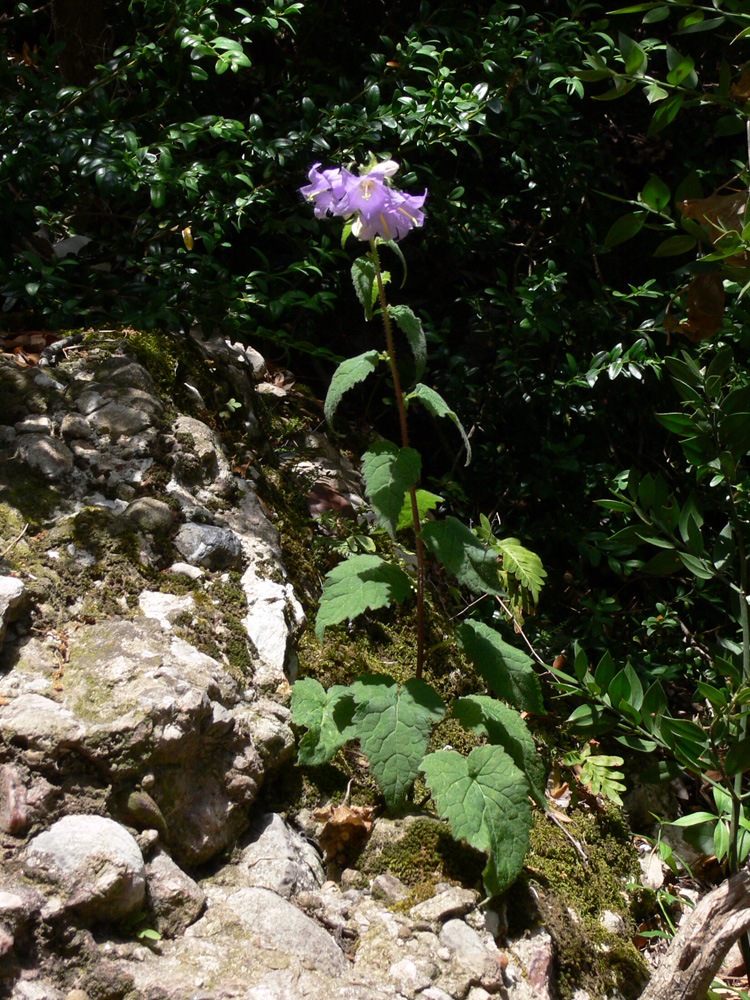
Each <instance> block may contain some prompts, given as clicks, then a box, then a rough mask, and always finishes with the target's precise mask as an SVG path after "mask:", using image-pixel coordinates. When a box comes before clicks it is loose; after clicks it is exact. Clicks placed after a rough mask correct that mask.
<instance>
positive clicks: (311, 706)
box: [292, 159, 545, 895]
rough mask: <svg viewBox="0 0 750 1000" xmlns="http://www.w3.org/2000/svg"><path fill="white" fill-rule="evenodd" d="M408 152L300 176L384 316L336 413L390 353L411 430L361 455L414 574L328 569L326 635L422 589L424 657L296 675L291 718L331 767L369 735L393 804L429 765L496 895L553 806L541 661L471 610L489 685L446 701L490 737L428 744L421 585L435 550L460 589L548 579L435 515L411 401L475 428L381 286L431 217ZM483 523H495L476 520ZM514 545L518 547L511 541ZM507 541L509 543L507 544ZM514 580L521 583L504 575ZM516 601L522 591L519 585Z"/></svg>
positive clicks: (368, 560) (336, 397) (372, 560)
mask: <svg viewBox="0 0 750 1000" xmlns="http://www.w3.org/2000/svg"><path fill="white" fill-rule="evenodd" d="M397 171H398V164H397V163H396V162H395V161H393V160H390V159H387V160H384V161H381V162H377V161H376V160H374V159H373V160H371V162H370V164H369V165H368V166H367V167H366V168H364V169H363V170H362V171H361V172H360V173H358V174H355V173H353V172H352V171H350V170H348V169H346V168H342V167H333V168H327V169H321V164H320V163H316V164H314V165H313V167H312V168H311V169H310V172H309V175H308V180H309V183H308V184H307V185H305V186H304V187H302V188H301V193H302V194H303V196H304V197H305V198H306V199H307V200H308V201H309V202H311V203H312V206H313V211H314V213H315V215H316V216H317V217H318V218H321V219H322V218H326V217H327V216H336V217H341V218H343V219H345V220H346V221H345V227H344V240H346V238H347V237H348V236H349V235H353V236H355V237H357V238H358V239H360V240H363V241H366V242H368V243H369V249H368V250H367V252H366V253H365V254H364V256H363V257H361V258H359V259H358V260H356V261H355V262H354V264H353V265H352V279H353V282H354V288H355V291H356V294H357V296H358V298H359V301H360V302H361V304H362V306H363V308H364V311H365V316H366V317H367V319H368V320H369V319H372V318H373V317H374V316H375V315H376V314H377V313H379V315H380V317H381V318H382V321H383V327H384V333H385V351H380V350H378V349H376V348H373V349H371V350H368V351H365V352H364V353H363V354H360V355H358V356H357V357H354V358H350V359H348V360H346V361H344V362H342V363H341V364H340V365H339V367H338V368H337V369H336V371H335V373H334V375H333V378H332V381H331V385H330V388H329V390H328V394H327V397H326V401H325V416H326V420H327V421H328V423H329V425H331V426H332V424H333V420H334V417H335V414H336V410H337V408H338V405H339V403H340V402H341V400H342V398H343V396H344V395H345V393H346V392H348V391H349V390H350V389H352V388H353V387H354V386H356V385H357V384H359V383H360V382H363V381H364V380H365V379H366V378H368V376H369V375H370V374H372V373H373V372H375V371H376V370H377V369H378V368H379V367H380V366H381V365H388V367H389V369H390V376H391V380H392V383H393V389H394V398H395V405H396V408H397V410H398V417H399V424H400V429H401V444H400V445H397V444H395V443H393V442H390V441H378V442H376V443H375V444H373V445H372V447H371V448H370V449H369V450H368V451H367V452H366V453H365V454H364V455H363V457H362V471H363V475H364V480H365V486H366V491H367V496H368V499H369V502H370V505H371V507H372V510H373V512H374V515H375V517H376V518H377V520H378V522H379V524H380V526H381V527H382V528H383V529H384V530H385V531H386V532H387V533H388V535H389V536H390V538H391V539H392V540H393V541H394V542H395V541H396V539H397V536H399V537H398V540H399V545H400V546H401V547H402V548H403V547H404V543H403V542H402V538H403V535H402V533H405V532H411V535H412V538H413V545H414V554H415V557H416V567H417V569H416V587H415V586H414V585H413V583H412V578H411V577H410V575H409V573H408V572H407V570H406V569H405V568H404V566H403V565H401V563H400V562H399V561H398V560H397V559H395V558H394V559H390V560H389V559H386V558H384V557H383V556H381V555H379V554H377V553H373V552H367V553H358V554H352V555H349V556H348V558H346V559H345V560H343V561H342V562H341V563H339V564H338V565H337V566H336V567H335V568H334V569H332V570H331V571H330V572H329V573H328V574H327V575H326V578H325V582H324V587H323V593H322V596H321V600H320V606H319V609H318V614H317V619H316V633H317V635H318V637H319V638H320V639H321V640H323V638H324V634H325V630H326V628H327V627H329V626H333V625H337V624H339V623H341V622H343V621H346V620H350V621H351V620H352V619H354V618H357V617H358V616H359V615H361V614H363V613H364V612H366V611H368V610H370V609H377V608H382V607H387V606H389V605H390V604H392V603H393V602H397V603H401V602H403V601H405V600H407V599H408V598H410V597H411V596H412V594H413V592H414V591H415V590H416V604H417V614H416V618H417V626H416V628H417V637H416V638H417V655H416V668H415V676H414V677H412V678H410V679H409V680H407V681H406V682H405V683H404V684H399V683H398V682H397V681H396V680H395V679H394V678H392V677H390V676H388V675H386V674H373V675H368V676H364V677H360V678H358V679H357V680H356V681H354V682H353V684H351V685H350V686H348V687H345V686H343V685H335V686H334V687H332V688H330V689H329V690H328V691H326V690H325V689H324V688H323V686H322V685H321V684H320V683H319V682H318V681H317V680H315V679H313V678H304V679H302V680H299V681H297V683H296V684H295V686H294V691H293V695H292V710H293V717H294V721H295V723H296V724H297V725H299V726H301V727H303V728H305V729H306V730H307V731H306V732H305V733H304V735H303V736H302V739H301V741H300V746H299V761H300V763H302V764H305V765H319V764H323V763H325V762H327V761H329V760H331V758H332V757H333V756H334V755H335V754H336V752H337V751H338V750H339V749H340V748H341V747H343V746H344V745H345V744H346V743H347V742H349V741H350V740H354V739H356V740H358V741H359V743H360V746H361V748H362V751H363V753H364V755H365V757H366V758H367V761H368V763H369V766H370V769H371V771H372V774H373V775H374V777H375V778H376V780H377V782H378V784H379V786H380V788H381V790H382V792H383V795H384V798H385V801H386V804H387V805H388V807H389V808H390V809H392V810H399V809H402V808H403V807H404V806H405V804H406V802H407V799H408V796H409V794H410V792H411V789H412V786H413V784H414V781H415V780H416V778H417V777H418V776H419V774H420V773H421V774H422V775H423V776H424V781H425V783H426V785H427V787H428V788H429V790H430V792H431V794H432V798H433V802H434V805H435V808H436V810H437V812H438V813H439V814H440V815H441V816H442V817H443V818H444V819H446V820H447V821H448V823H449V825H450V827H451V830H452V832H453V835H454V836H455V837H456V838H457V839H462V840H466V841H467V842H468V843H469V844H470V845H471V846H472V847H475V848H477V849H479V850H482V851H485V852H487V854H488V861H487V866H486V868H485V870H484V884H485V888H486V890H487V893H488V894H489V895H495V894H497V893H499V892H502V891H503V890H504V889H506V888H507V887H508V886H509V885H511V884H512V883H513V881H514V880H515V879H516V877H517V875H518V874H519V872H520V870H521V867H522V865H523V861H524V858H525V855H526V852H527V850H528V844H529V831H530V828H531V803H532V800H533V801H536V802H537V803H538V804H540V805H542V806H543V805H544V769H543V765H542V760H541V758H540V756H539V754H538V752H537V749H536V745H535V743H534V739H533V737H532V735H531V733H530V732H529V730H528V728H527V726H526V723H525V721H524V719H523V718H522V716H521V714H520V712H519V710H521V711H524V712H526V713H528V714H537V715H538V714H542V713H543V712H544V706H543V703H542V694H541V686H540V683H539V679H538V677H537V675H536V673H535V670H534V666H533V661H532V660H531V658H530V657H529V656H527V655H526V654H525V653H524V652H522V651H521V650H518V649H516V648H514V647H513V646H511V645H509V644H508V643H506V642H505V641H504V640H503V638H502V636H501V635H500V633H499V632H497V631H496V630H495V629H493V628H491V627H489V626H488V625H487V624H485V623H484V622H483V621H480V620H473V619H471V618H467V619H466V620H464V621H463V622H462V623H461V624H460V625H459V626H458V628H457V630H456V638H457V641H458V644H459V646H460V648H461V650H462V651H463V653H464V654H465V655H466V657H467V659H468V660H470V661H471V662H472V663H473V665H474V667H475V669H476V671H477V673H478V674H479V675H480V677H481V678H482V679H483V681H484V682H485V684H486V687H487V690H488V691H489V692H490V693H491V695H494V696H495V697H491V696H490V695H487V694H481V695H470V696H468V697H464V698H458V699H456V700H455V701H454V703H453V704H452V705H451V706H450V714H451V715H452V717H453V718H455V719H456V720H458V721H459V722H460V723H461V724H462V725H463V726H464V727H465V728H466V729H468V730H470V731H473V732H474V733H476V734H477V735H479V736H480V738H483V739H484V740H485V741H486V742H485V743H484V744H483V745H480V746H476V747H475V748H474V749H473V750H471V752H470V753H469V754H468V756H466V757H464V756H463V755H462V754H460V753H458V752H457V751H455V750H453V749H450V748H446V749H444V750H438V751H436V752H434V753H426V751H427V747H428V744H429V741H430V735H431V732H432V729H433V727H434V726H435V725H436V724H437V723H439V722H440V721H441V719H443V718H444V717H445V716H446V714H447V713H448V712H449V709H448V707H447V706H446V705H445V703H444V702H443V700H442V698H441V697H440V695H439V693H438V692H437V691H436V690H435V689H434V688H433V687H432V686H430V685H429V684H428V683H427V682H426V681H425V680H424V679H423V676H422V675H423V671H424V669H425V660H426V655H427V654H426V653H425V588H426V571H427V558H428V552H429V553H430V554H431V555H432V557H434V558H435V559H436V560H437V561H438V562H439V563H441V564H442V566H443V567H444V568H445V569H446V570H447V571H448V572H449V573H451V574H452V575H453V576H454V577H455V578H456V580H457V582H458V583H459V584H460V585H461V586H462V587H464V588H466V589H468V590H470V591H472V592H474V593H475V594H481V595H493V596H497V597H500V598H501V599H502V598H505V599H509V592H510V591H511V590H513V591H514V594H515V595H516V596H517V595H519V594H520V595H521V596H520V598H519V599H518V606H519V607H520V606H521V605H522V604H523V603H524V602H525V603H526V604H528V602H529V599H530V596H529V595H530V594H531V595H533V598H534V599H536V597H537V596H538V592H539V590H540V588H541V586H542V585H543V580H544V575H545V574H544V570H543V569H542V565H541V562H540V560H539V558H538V557H537V556H536V555H534V553H532V552H529V551H528V550H527V549H524V548H523V546H521V545H520V543H518V541H517V539H509V540H506V541H507V542H508V544H509V545H510V543H512V546H511V548H512V555H513V558H512V559H510V558H508V559H505V557H504V554H503V553H504V548H503V546H504V542H503V541H501V540H499V539H495V537H494V535H492V533H491V532H490V535H491V537H489V536H487V537H485V536H486V535H487V531H486V530H484V529H487V528H488V527H489V522H487V519H486V518H485V519H483V522H482V524H481V526H480V529H478V531H477V532H474V531H472V530H471V529H470V528H469V527H467V526H466V525H464V524H463V523H462V522H461V521H459V520H458V519H456V518H454V517H450V516H449V517H446V518H445V519H443V520H436V519H432V520H429V521H427V522H426V521H425V516H426V515H427V513H428V512H429V511H432V510H434V509H435V508H436V506H437V504H438V503H439V502H440V500H441V498H440V497H438V496H435V495H434V494H432V493H430V492H428V491H426V490H423V489H420V488H419V479H420V474H421V466H422V459H421V455H420V453H419V452H418V451H417V450H416V449H414V448H413V447H412V446H411V445H410V443H409V429H408V412H409V409H410V407H411V406H412V404H414V403H418V404H420V405H422V406H424V407H425V408H426V409H427V411H428V412H429V413H430V414H432V415H433V416H436V417H444V418H448V419H449V420H451V421H452V422H453V423H454V424H455V426H456V427H457V429H458V431H459V433H460V435H461V437H462V440H463V444H464V447H465V450H466V456H467V463H468V461H469V460H470V458H471V449H470V444H469V439H468V437H467V435H466V433H465V431H464V429H463V427H462V425H461V422H460V421H459V419H458V417H457V415H456V414H455V413H454V411H453V410H452V409H451V408H450V406H449V405H448V404H447V403H446V401H445V400H444V399H443V398H442V397H441V396H440V395H439V394H438V393H437V392H436V391H435V390H434V389H432V388H431V387H430V386H428V385H425V384H424V383H423V382H421V381H419V379H421V378H422V376H423V374H424V371H425V367H426V361H427V346H426V340H425V334H424V330H423V328H422V324H421V322H420V320H419V318H418V317H417V316H416V314H415V313H414V312H413V311H412V310H411V309H410V308H409V307H408V306H404V305H398V306H391V305H389V304H388V302H387V300H386V295H385V286H386V284H387V282H388V280H389V278H390V275H389V273H388V272H386V271H384V270H383V269H382V267H381V263H380V251H381V248H383V247H387V248H389V249H390V250H391V251H393V252H395V254H396V255H397V256H398V257H399V258H400V260H401V261H402V263H404V258H403V254H402V252H401V249H400V247H399V245H398V241H399V240H401V239H403V238H404V237H405V236H407V235H408V234H409V232H411V230H412V229H415V228H419V227H421V226H422V225H423V224H424V221H425V212H424V203H425V200H426V198H427V192H426V191H425V192H424V193H423V194H416V195H413V194H406V193H404V192H402V191H399V190H398V189H397V188H396V187H395V186H394V185H393V182H392V178H393V177H394V175H395V174H396V172H397ZM394 324H395V325H396V326H397V327H398V328H399V329H400V330H401V332H402V333H403V334H404V335H405V338H406V340H407V342H408V344H409V347H410V349H411V352H412V354H413V358H414V366H413V370H414V378H415V382H414V384H412V385H409V386H406V387H404V385H403V384H402V379H401V373H400V370H399V366H398V359H397V356H396V349H395V341H394ZM482 531H484V535H482V534H481V532H482ZM506 547H507V546H506ZM509 551H510V550H509ZM508 581H511V582H512V587H511V586H509V585H508ZM514 599H515V598H514Z"/></svg>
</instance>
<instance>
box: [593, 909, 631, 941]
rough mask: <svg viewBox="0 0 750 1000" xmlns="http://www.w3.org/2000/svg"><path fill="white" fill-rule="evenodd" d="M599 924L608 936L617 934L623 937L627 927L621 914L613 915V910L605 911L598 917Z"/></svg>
mask: <svg viewBox="0 0 750 1000" xmlns="http://www.w3.org/2000/svg"><path fill="white" fill-rule="evenodd" d="M599 923H600V924H601V925H602V927H603V928H604V930H605V931H609V933H610V934H617V935H619V936H623V935H625V934H627V930H628V929H627V926H626V924H625V921H624V919H623V917H622V916H621V914H619V913H615V912H614V911H613V910H605V911H604V912H603V913H602V915H601V916H600V917H599Z"/></svg>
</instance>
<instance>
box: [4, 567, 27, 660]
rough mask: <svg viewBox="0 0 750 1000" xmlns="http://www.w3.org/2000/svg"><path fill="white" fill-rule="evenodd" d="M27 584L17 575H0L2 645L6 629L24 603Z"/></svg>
mask: <svg viewBox="0 0 750 1000" xmlns="http://www.w3.org/2000/svg"><path fill="white" fill-rule="evenodd" d="M25 599H26V586H25V584H24V582H23V580H19V579H18V577H15V576H0V645H2V641H3V638H4V637H5V629H6V627H7V625H8V623H9V622H11V621H13V620H14V618H15V617H16V616H17V615H18V612H19V611H20V609H21V608H22V607H23V605H24V601H25Z"/></svg>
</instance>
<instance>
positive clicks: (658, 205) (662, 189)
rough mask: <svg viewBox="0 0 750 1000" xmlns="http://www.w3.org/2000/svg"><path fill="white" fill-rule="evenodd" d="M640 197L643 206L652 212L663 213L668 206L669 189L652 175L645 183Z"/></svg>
mask: <svg viewBox="0 0 750 1000" xmlns="http://www.w3.org/2000/svg"><path fill="white" fill-rule="evenodd" d="M640 197H641V201H642V202H643V203H644V205H648V207H649V208H650V209H652V210H653V211H654V212H663V211H664V209H665V208H666V207H667V206H668V205H669V188H668V187H667V185H666V184H665V183H664V181H663V180H661V179H660V178H659V177H657V176H656V175H654V174H652V175H651V177H650V178H649V179H648V181H646V184H645V186H644V188H643V190H642V191H641V195H640Z"/></svg>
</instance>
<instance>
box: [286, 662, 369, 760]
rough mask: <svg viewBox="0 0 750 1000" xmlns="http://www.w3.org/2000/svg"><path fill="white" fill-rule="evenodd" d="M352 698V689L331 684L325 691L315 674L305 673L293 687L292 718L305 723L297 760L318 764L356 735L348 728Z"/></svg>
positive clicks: (302, 723)
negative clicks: (311, 675)
mask: <svg viewBox="0 0 750 1000" xmlns="http://www.w3.org/2000/svg"><path fill="white" fill-rule="evenodd" d="M353 709H354V700H353V698H352V693H351V689H350V688H349V687H345V686H344V685H342V684H334V686H333V687H331V688H329V689H328V691H326V689H325V688H324V687H323V685H322V684H321V683H320V681H317V680H315V678H314V677H304V678H302V679H301V680H298V681H296V682H295V685H294V687H293V688H292V722H294V724H295V725H297V726H305V728H306V729H307V732H306V733H305V735H304V736H303V737H302V740H301V741H300V745H299V751H298V757H297V759H298V761H299V763H300V764H303V765H306V766H308V767H317V766H318V765H319V764H325V763H326V762H327V761H329V760H330V759H331V758H332V757H333V756H334V755H335V754H336V751H337V750H339V749H340V748H341V747H342V746H344V744H345V743H347V742H348V741H349V740H350V739H353V738H354V736H355V733H354V730H353V729H352V728H351V726H350V723H351V714H352V711H353Z"/></svg>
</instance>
